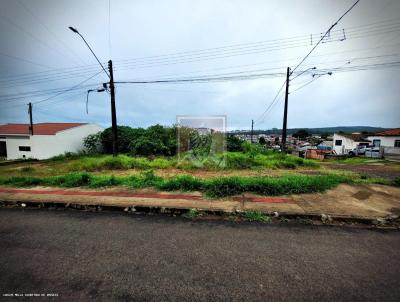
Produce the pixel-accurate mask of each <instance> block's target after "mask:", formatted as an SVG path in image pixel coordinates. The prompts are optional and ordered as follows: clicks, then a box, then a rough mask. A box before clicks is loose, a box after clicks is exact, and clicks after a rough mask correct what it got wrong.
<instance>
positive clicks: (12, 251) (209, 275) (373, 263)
mask: <svg viewBox="0 0 400 302" xmlns="http://www.w3.org/2000/svg"><path fill="white" fill-rule="evenodd" d="M0 293H1V294H2V297H0V300H2V299H4V300H8V299H9V300H11V301H22V300H25V299H27V300H35V301H43V300H52V301H93V300H95V301H400V233H399V232H397V231H379V230H367V229H355V228H348V227H347V228H340V227H326V226H325V227H324V226H322V227H316V226H306V225H304V226H303V225H298V226H289V225H260V224H250V223H248V224H246V223H241V224H235V223H230V222H221V221H214V222H210V221H207V222H205V221H189V220H185V219H183V218H173V217H162V216H135V215H124V214H120V213H112V212H109V213H105V212H102V213H89V212H79V211H72V210H66V211H61V210H53V211H51V210H27V209H25V210H21V209H0ZM6 294H56V295H58V296H57V297H50V298H45V299H37V298H20V297H18V298H16V297H13V298H12V297H10V298H6V297H5V296H4V295H6Z"/></svg>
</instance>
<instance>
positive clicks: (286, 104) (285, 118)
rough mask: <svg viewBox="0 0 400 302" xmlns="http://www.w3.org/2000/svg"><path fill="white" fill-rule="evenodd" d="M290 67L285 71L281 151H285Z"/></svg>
mask: <svg viewBox="0 0 400 302" xmlns="http://www.w3.org/2000/svg"><path fill="white" fill-rule="evenodd" d="M289 77H290V67H288V68H287V71H286V92H285V110H284V113H283V127H282V146H281V148H282V152H284V153H286V132H287V111H288V98H289V81H290V79H289Z"/></svg>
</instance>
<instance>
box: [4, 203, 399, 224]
mask: <svg viewBox="0 0 400 302" xmlns="http://www.w3.org/2000/svg"><path fill="white" fill-rule="evenodd" d="M3 207H4V208H21V209H24V208H31V209H32V208H34V209H74V210H81V211H89V212H102V211H113V212H125V213H130V214H132V213H133V214H162V215H169V216H182V215H184V216H185V215H186V214H187V213H189V212H190V211H191V210H193V209H195V210H196V211H197V212H198V214H199V216H200V217H201V216H202V215H203V214H204V215H209V216H215V217H227V216H230V215H232V216H235V215H236V216H240V215H242V214H245V213H246V211H241V210H236V211H233V212H232V211H222V210H212V209H206V208H187V207H179V208H177V207H160V206H128V207H126V206H120V205H104V204H89V203H85V204H82V203H69V202H52V201H47V202H36V201H35V202H26V201H22V202H21V201H9V200H8V201H7V200H0V208H3ZM263 214H265V215H268V216H270V217H271V218H274V219H275V220H282V221H284V220H285V219H287V220H294V221H298V222H300V223H304V224H312V222H316V221H319V222H322V224H326V225H330V224H338V223H339V224H341V223H343V224H361V225H370V226H371V225H372V226H391V225H392V226H395V227H396V229H397V228H398V226H399V225H400V220H399V218H398V217H379V218H378V217H364V216H356V215H335V214H329V213H324V214H320V213H294V212H279V213H278V212H273V211H271V212H263ZM322 215H325V216H326V217H327V219H326V220H325V221H322V220H321V216H322Z"/></svg>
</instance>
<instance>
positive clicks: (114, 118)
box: [108, 60, 118, 156]
mask: <svg viewBox="0 0 400 302" xmlns="http://www.w3.org/2000/svg"><path fill="white" fill-rule="evenodd" d="M108 71H109V73H110V93H111V124H112V149H113V156H117V154H118V148H117V146H118V144H117V139H118V133H117V112H116V109H115V88H114V74H113V67H112V61H111V60H110V61H108Z"/></svg>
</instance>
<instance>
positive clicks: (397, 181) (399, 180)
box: [393, 177, 400, 187]
mask: <svg viewBox="0 0 400 302" xmlns="http://www.w3.org/2000/svg"><path fill="white" fill-rule="evenodd" d="M393 186H395V187H400V177H396V178H395V179H394V180H393Z"/></svg>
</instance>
